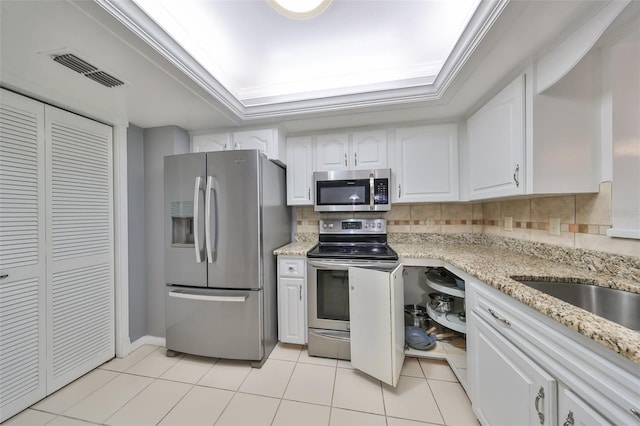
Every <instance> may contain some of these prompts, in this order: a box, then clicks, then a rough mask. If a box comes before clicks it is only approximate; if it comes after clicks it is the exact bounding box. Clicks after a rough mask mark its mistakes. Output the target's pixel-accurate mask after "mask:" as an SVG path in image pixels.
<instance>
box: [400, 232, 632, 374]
mask: <svg viewBox="0 0 640 426" xmlns="http://www.w3.org/2000/svg"><path fill="white" fill-rule="evenodd" d="M392 247H393V249H394V250H395V251H396V252H398V255H399V256H400V257H401V258H404V259H439V260H442V261H444V262H447V263H449V264H451V265H452V266H455V267H457V268H458V269H460V270H462V271H464V272H466V273H467V274H469V275H473V276H475V277H476V278H478V279H479V280H480V281H482V282H484V283H486V284H488V285H490V286H491V287H493V288H496V289H498V290H500V291H501V292H503V293H505V294H507V295H509V296H511V297H513V298H514V299H516V300H518V301H520V302H522V303H524V304H525V305H528V306H530V307H531V308H533V309H535V310H537V311H539V312H541V313H543V314H545V315H546V316H548V317H550V318H552V319H554V320H556V321H558V322H560V323H561V324H563V325H566V326H567V327H569V328H571V329H573V330H575V331H577V332H578V333H580V334H582V335H584V336H586V337H588V338H590V339H592V340H593V341H595V342H597V343H599V344H601V345H603V346H605V347H607V348H609V349H611V350H613V351H615V352H617V353H619V354H620V355H622V356H623V357H625V358H628V359H630V360H631V361H633V362H635V363H638V364H640V332H638V331H634V330H631V329H628V328H626V327H623V326H621V325H619V324H616V323H614V322H611V321H609V320H606V319H604V318H602V317H600V316H597V315H594V314H592V313H590V312H587V311H585V310H583V309H580V308H578V307H576V306H573V305H571V304H569V303H566V302H563V301H561V300H559V299H556V298H555V297H552V296H549V295H547V294H544V293H542V292H539V291H537V290H535V289H533V288H530V287H528V286H526V285H524V284H521V283H519V282H517V281H515V280H513V279H512V278H511V277H512V276H517V277H518V278H519V279H525V280H526V279H529V280H536V279H541V280H542V281H571V282H583V283H589V284H594V285H600V286H603V287H610V288H617V289H621V290H626V291H631V292H633V293H640V283H638V282H635V281H632V280H628V279H624V278H619V277H615V276H612V275H609V274H605V273H599V272H593V271H590V270H587V269H584V268H578V267H576V266H571V265H566V264H562V263H557V262H553V261H550V260H545V259H541V258H537V257H534V256H529V255H524V254H519V253H514V252H512V251H510V250H506V249H503V248H498V247H488V246H484V245H478V244H464V243H462V244H446V243H440V244H433V243H430V244H421V243H412V244H407V243H393V244H392Z"/></svg>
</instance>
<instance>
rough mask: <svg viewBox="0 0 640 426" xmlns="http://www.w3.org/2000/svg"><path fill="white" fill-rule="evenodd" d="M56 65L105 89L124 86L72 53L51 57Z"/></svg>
mask: <svg viewBox="0 0 640 426" xmlns="http://www.w3.org/2000/svg"><path fill="white" fill-rule="evenodd" d="M51 59H53V60H54V61H56V62H57V63H59V64H61V65H64V66H65V67H67V68H69V69H72V70H73V71H75V72H77V73H80V74H82V75H84V76H85V77H87V78H90V79H91V80H93V81H95V82H97V83H100V84H102V85H103V86H105V87H118V86H122V85H123V84H124V82H123V81H121V80H119V79H117V78H116V77H114V76H112V75H110V74H108V73H107V72H105V71H101V70H99V69H98V68H97V67H95V66H93V65H91V64H90V63H88V62H87V61H85V60H83V59H80V58H78V57H77V56H76V55H74V54H72V53H64V54H62V55H54V56H52V57H51Z"/></svg>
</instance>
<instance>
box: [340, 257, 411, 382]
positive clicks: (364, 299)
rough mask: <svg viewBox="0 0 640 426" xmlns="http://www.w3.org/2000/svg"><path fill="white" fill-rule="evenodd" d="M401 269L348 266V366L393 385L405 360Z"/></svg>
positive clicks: (399, 266) (401, 267) (400, 267)
mask: <svg viewBox="0 0 640 426" xmlns="http://www.w3.org/2000/svg"><path fill="white" fill-rule="evenodd" d="M402 270H403V266H402V264H400V265H398V266H397V267H396V268H395V269H394V270H393V271H391V272H385V271H380V270H375V269H364V268H355V267H351V268H349V322H350V324H351V365H352V366H353V367H354V368H356V369H358V370H360V371H363V372H364V373H367V374H369V375H370V376H372V377H375V378H376V379H378V380H380V381H382V382H384V383H386V384H388V385H391V386H393V387H396V386H397V385H398V380H399V379H400V370H401V369H402V364H403V363H404V309H403V306H404V281H403V278H402Z"/></svg>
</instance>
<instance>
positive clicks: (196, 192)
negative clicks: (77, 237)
mask: <svg viewBox="0 0 640 426" xmlns="http://www.w3.org/2000/svg"><path fill="white" fill-rule="evenodd" d="M201 183H202V177H201V176H198V177H196V182H195V186H194V188H193V246H194V248H195V250H196V262H197V263H202V256H201V252H200V230H199V229H198V222H200V190H201V186H202V185H201Z"/></svg>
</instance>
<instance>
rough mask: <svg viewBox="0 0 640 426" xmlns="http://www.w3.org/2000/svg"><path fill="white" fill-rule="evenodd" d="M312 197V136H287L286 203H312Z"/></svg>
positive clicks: (293, 204)
mask: <svg viewBox="0 0 640 426" xmlns="http://www.w3.org/2000/svg"><path fill="white" fill-rule="evenodd" d="M313 199H314V188H313V143H312V137H311V136H297V137H291V138H287V205H290V206H295V205H298V206H305V205H313Z"/></svg>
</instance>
